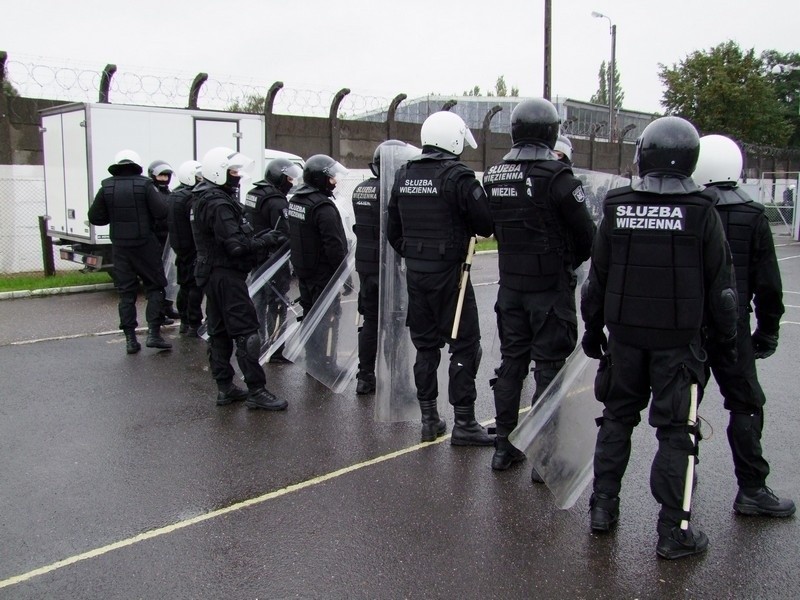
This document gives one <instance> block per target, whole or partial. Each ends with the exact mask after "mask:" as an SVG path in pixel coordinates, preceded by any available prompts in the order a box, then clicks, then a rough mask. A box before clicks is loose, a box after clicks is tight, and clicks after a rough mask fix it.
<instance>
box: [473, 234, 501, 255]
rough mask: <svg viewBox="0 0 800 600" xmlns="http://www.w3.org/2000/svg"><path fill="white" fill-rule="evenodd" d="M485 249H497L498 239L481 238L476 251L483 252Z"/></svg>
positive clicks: (476, 245)
mask: <svg viewBox="0 0 800 600" xmlns="http://www.w3.org/2000/svg"><path fill="white" fill-rule="evenodd" d="M485 250H497V240H496V239H494V238H493V237H492V238H489V239H484V240H479V241H478V243H477V244H475V252H483V251H485Z"/></svg>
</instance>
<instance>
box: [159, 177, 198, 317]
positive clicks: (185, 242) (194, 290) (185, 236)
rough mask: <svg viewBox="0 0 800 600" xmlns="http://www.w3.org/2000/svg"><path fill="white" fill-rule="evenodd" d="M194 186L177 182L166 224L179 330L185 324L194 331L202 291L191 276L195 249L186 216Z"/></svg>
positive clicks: (170, 201)
mask: <svg viewBox="0 0 800 600" xmlns="http://www.w3.org/2000/svg"><path fill="white" fill-rule="evenodd" d="M194 187H195V186H188V185H184V184H181V185H179V186H178V187H177V188H175V190H174V191H173V192H172V194H171V195H170V200H169V206H168V215H167V223H168V226H169V244H170V246H171V247H172V249H173V250H174V251H175V267H176V268H177V270H178V286H180V289H179V290H178V296H177V298H176V299H175V304H176V307H177V309H178V313H179V314H180V318H181V329H182V330H183V329H184V326H188V327H189V328H191V330H193V331H196V329H197V328H198V327H199V326H200V324H201V323H202V322H203V309H202V304H203V290H202V289H201V288H200V286H198V285H197V281H196V280H195V278H194V266H195V261H196V260H197V249H196V248H195V245H194V236H193V235H192V224H191V221H190V219H189V217H190V214H191V210H192V205H193V204H194V195H193V194H192V190H193V189H194Z"/></svg>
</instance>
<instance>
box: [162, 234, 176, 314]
mask: <svg viewBox="0 0 800 600" xmlns="http://www.w3.org/2000/svg"><path fill="white" fill-rule="evenodd" d="M161 260H162V261H163V263H164V275H165V276H166V278H167V287H166V288H165V290H164V292H165V297H166V299H167V300H170V301H172V302H175V299H176V298H177V297H178V267H176V266H175V250H173V249H172V246H170V245H169V236H167V241H166V243H165V244H164V251H163V252H162V253H161Z"/></svg>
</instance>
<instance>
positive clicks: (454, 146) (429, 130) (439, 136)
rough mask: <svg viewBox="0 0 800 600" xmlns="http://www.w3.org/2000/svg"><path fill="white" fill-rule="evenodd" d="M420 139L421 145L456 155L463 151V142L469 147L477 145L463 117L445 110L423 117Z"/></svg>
mask: <svg viewBox="0 0 800 600" xmlns="http://www.w3.org/2000/svg"><path fill="white" fill-rule="evenodd" d="M420 140H421V142H422V146H423V147H425V146H429V147H433V148H438V149H439V150H444V151H445V152H449V153H450V154H454V155H456V156H460V155H461V153H462V152H463V151H464V144H466V145H468V146H469V147H470V148H477V147H478V143H477V142H476V141H475V138H474V137H473V135H472V132H471V131H470V130H469V127H467V124H466V123H465V122H464V119H462V118H461V117H459V116H458V115H457V114H455V113H451V112H450V111H447V110H440V111H439V112H435V113H433V114H432V115H430V116H429V117H428V118H427V119H425V122H424V123H422V129H421V130H420Z"/></svg>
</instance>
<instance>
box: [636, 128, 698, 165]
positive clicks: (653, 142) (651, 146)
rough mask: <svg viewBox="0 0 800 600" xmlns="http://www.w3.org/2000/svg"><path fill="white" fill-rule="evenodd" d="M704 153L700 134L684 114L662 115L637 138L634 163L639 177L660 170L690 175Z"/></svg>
mask: <svg viewBox="0 0 800 600" xmlns="http://www.w3.org/2000/svg"><path fill="white" fill-rule="evenodd" d="M699 155H700V136H699V135H698V134H697V130H696V129H695V128H694V125H692V124H691V123H689V121H687V120H686V119H682V118H681V117H661V118H659V119H656V120H655V121H653V122H652V123H650V124H649V125H648V126H647V127H645V128H644V131H642V135H640V136H639V139H638V140H636V155H635V156H634V159H633V162H634V163H635V164H636V165H637V166H638V169H639V177H644V176H645V175H647V174H648V173H653V172H656V173H658V174H665V175H681V176H683V177H690V176H691V175H692V173H693V172H694V169H695V166H697V157H698V156H699Z"/></svg>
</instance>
